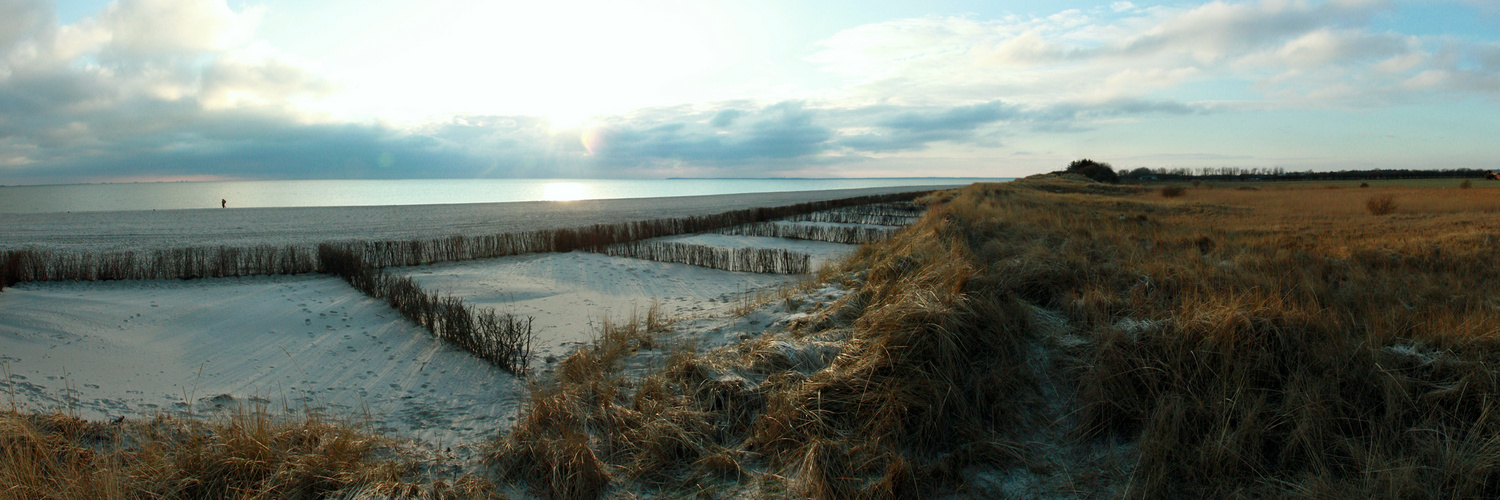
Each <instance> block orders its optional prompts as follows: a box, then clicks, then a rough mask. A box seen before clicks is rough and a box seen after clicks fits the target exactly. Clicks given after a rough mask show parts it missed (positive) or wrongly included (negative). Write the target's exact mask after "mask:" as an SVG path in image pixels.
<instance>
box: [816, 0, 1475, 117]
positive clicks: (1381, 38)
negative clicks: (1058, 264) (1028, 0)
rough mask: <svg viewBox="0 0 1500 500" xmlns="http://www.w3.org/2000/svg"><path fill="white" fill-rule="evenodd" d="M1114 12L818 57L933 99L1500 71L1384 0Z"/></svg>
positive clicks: (937, 28) (1280, 96)
mask: <svg viewBox="0 0 1500 500" xmlns="http://www.w3.org/2000/svg"><path fill="white" fill-rule="evenodd" d="M1116 7H1124V6H1123V5H1118V6H1116ZM1109 10H1110V11H1114V12H1113V13H1110V12H1106V11H1092V12H1093V16H1094V17H1091V15H1088V14H1085V13H1082V12H1078V11H1068V12H1064V13H1060V14H1057V15H1053V16H1047V17H1042V18H1032V19H1004V20H1000V21H980V20H975V19H971V18H919V19H907V20H900V21H892V22H887V23H878V24H872V25H866V26H861V27H858V28H855V29H852V30H848V31H846V32H843V33H840V34H838V35H835V36H834V37H832V38H830V39H829V40H828V41H826V42H825V44H824V51H823V52H821V53H819V54H818V55H817V56H815V57H814V58H813V60H814V61H815V62H821V63H824V64H825V65H827V67H828V68H830V69H833V70H835V71H838V72H840V73H841V74H844V75H846V76H850V77H855V79H856V80H858V81H862V82H863V84H862V85H857V86H854V87H852V88H851V89H849V90H848V91H847V92H845V93H844V94H842V97H843V98H845V99H848V100H850V102H870V101H874V100H883V102H915V101H917V100H919V99H926V101H925V102H928V103H932V102H934V101H933V99H934V97H933V96H943V97H945V98H947V99H948V100H949V101H947V102H950V103H962V102H973V101H979V100H987V99H993V98H997V97H1001V98H1006V99H1011V100H1014V101H1017V102H1022V103H1029V104H1037V105H1042V104H1047V103H1057V102H1067V101H1098V100H1106V99H1116V98H1141V97H1146V96H1171V95H1173V94H1174V93H1176V92H1177V91H1178V89H1181V88H1182V87H1183V86H1184V85H1188V84H1192V83H1196V82H1215V83H1214V84H1215V85H1217V86H1219V87H1220V88H1222V87H1223V86H1224V85H1226V82H1240V83H1239V85H1240V86H1241V88H1242V89H1243V90H1244V91H1246V92H1243V93H1234V94H1235V95H1236V96H1237V97H1236V98H1239V97H1238V96H1240V95H1245V94H1249V95H1256V94H1258V95H1259V98H1260V99H1262V100H1263V103H1262V104H1269V105H1272V106H1276V105H1280V106H1297V107H1301V106H1319V105H1329V106H1338V107H1347V106H1356V107H1357V106H1376V105H1380V104H1382V103H1385V102H1389V101H1391V100H1392V99H1400V98H1401V97H1399V96H1400V94H1402V93H1410V92H1439V91H1453V90H1465V91H1468V90H1472V89H1473V88H1474V87H1475V85H1474V84H1465V85H1458V84H1455V83H1454V82H1458V81H1464V82H1484V81H1487V80H1485V79H1484V78H1483V77H1484V75H1485V74H1488V73H1496V72H1500V49H1496V48H1494V47H1493V46H1492V45H1482V44H1474V43H1470V42H1465V41H1462V40H1456V39H1451V38H1446V37H1426V38H1424V37H1417V36H1407V35H1402V34H1400V33H1392V32H1382V31H1377V30H1375V29H1373V28H1371V26H1370V23H1371V21H1372V19H1374V18H1375V17H1376V16H1377V15H1382V13H1386V14H1391V13H1394V12H1395V11H1394V10H1393V9H1392V4H1391V2H1389V1H1386V0H1335V1H1324V2H1315V1H1309V0H1257V1H1243V2H1225V1H1215V2H1209V3H1206V4H1201V5H1197V6H1193V7H1188V8H1178V7H1151V8H1145V9H1140V8H1136V9H1127V8H1111V9H1109ZM1097 16H1102V17H1097ZM1440 47H1446V49H1443V50H1437V49H1439V48H1440ZM1466 61H1467V62H1466ZM1466 65H1467V66H1466ZM1469 66H1474V67H1478V68H1480V69H1481V71H1480V73H1481V74H1478V75H1472V76H1465V77H1464V78H1456V77H1447V78H1438V77H1435V76H1433V75H1436V74H1438V73H1429V74H1426V75H1425V76H1418V75H1419V74H1422V73H1423V72H1424V71H1430V70H1435V69H1436V70H1444V71H1446V73H1445V74H1449V75H1458V74H1459V73H1462V72H1464V71H1468V70H1469V68H1468V67H1469ZM1198 98H1199V99H1202V97H1198Z"/></svg>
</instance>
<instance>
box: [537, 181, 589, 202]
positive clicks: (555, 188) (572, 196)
mask: <svg viewBox="0 0 1500 500" xmlns="http://www.w3.org/2000/svg"><path fill="white" fill-rule="evenodd" d="M588 195H589V188H588V186H584V185H583V184H579V183H577V182H551V183H547V184H546V185H544V186H542V201H575V200H582V199H584V198H587V197H588Z"/></svg>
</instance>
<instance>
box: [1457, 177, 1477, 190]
mask: <svg viewBox="0 0 1500 500" xmlns="http://www.w3.org/2000/svg"><path fill="white" fill-rule="evenodd" d="M1458 187H1459V189H1469V188H1471V187H1474V181H1471V180H1469V179H1464V182H1463V183H1461V184H1459V185H1458Z"/></svg>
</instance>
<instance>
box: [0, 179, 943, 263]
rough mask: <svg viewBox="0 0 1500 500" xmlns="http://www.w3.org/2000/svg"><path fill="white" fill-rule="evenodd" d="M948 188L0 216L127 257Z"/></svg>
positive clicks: (31, 239)
mask: <svg viewBox="0 0 1500 500" xmlns="http://www.w3.org/2000/svg"><path fill="white" fill-rule="evenodd" d="M942 187H945V186H923V187H916V188H912V187H885V188H866V189H841V190H830V191H800V192H787V193H751V194H735V195H715V196H686V197H676V198H638V199H620V200H584V201H571V202H520V203H485V204H454V205H407V206H373V207H314V208H246V209H227V210H225V209H218V210H215V209H207V210H162V211H133V212H83V213H49V214H6V216H5V217H0V249H7V248H18V247H25V246H29V245H35V246H42V247H49V248H69V249H88V250H123V249H151V248H169V247H182V246H201V245H230V246H251V245H261V244H274V245H288V244H306V245H311V244H316V243H319V242H324V241H342V240H355V239H382V240H386V239H396V240H400V239H412V238H434V237H442V236H451V235H455V234H464V235H479V234H494V233H506V232H516V231H528V230H536V229H549V228H561V227H576V226H584V225H588V224H595V223H615V222H625V221H632V220H645V219H657V218H666V217H684V216H689V215H704V214H712V213H720V212H724V211H729V210H738V209H744V208H752V207H768V206H779V205H790V204H795V203H802V202H808V201H817V200H831V199H838V198H848V197H853V196H863V195H871V194H883V193H897V192H910V191H923V190H930V189H938V188H942ZM946 187H952V186H946Z"/></svg>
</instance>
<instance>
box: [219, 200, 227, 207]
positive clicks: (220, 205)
mask: <svg viewBox="0 0 1500 500" xmlns="http://www.w3.org/2000/svg"><path fill="white" fill-rule="evenodd" d="M219 208H229V200H226V199H223V198H220V199H219Z"/></svg>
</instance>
